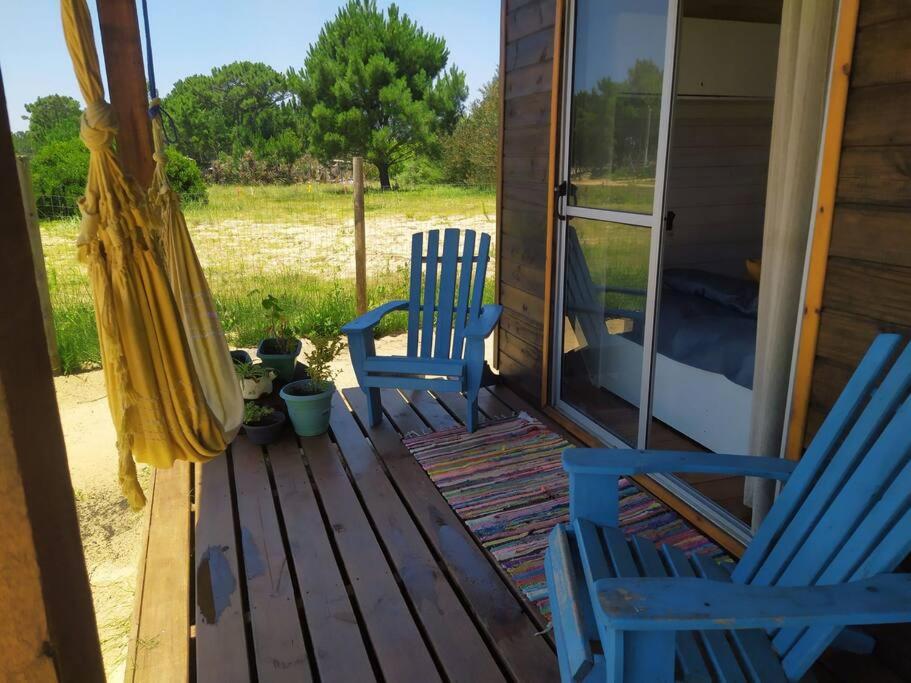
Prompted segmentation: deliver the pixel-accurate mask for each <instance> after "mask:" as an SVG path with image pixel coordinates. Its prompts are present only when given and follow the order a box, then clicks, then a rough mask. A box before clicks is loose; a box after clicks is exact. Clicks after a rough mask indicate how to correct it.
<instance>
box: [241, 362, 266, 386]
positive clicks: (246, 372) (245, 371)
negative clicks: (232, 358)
mask: <svg viewBox="0 0 911 683" xmlns="http://www.w3.org/2000/svg"><path fill="white" fill-rule="evenodd" d="M234 372H235V373H236V374H237V376H238V377H239V378H240V379H252V380H256V381H257V382H258V381H259V380H261V379H262V378H263V377H265V376H266V375H268V374H270V373H274V372H275V370H273V369H272V368H270V367H268V366H267V365H263V364H262V363H235V364H234Z"/></svg>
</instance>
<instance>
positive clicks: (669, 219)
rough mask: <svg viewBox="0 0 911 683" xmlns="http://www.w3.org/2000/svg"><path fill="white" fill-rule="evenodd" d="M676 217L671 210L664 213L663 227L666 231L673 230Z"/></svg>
mask: <svg viewBox="0 0 911 683" xmlns="http://www.w3.org/2000/svg"><path fill="white" fill-rule="evenodd" d="M676 217H677V214H676V213H674V212H673V211H668V212H667V213H666V214H665V215H664V229H665V231H666V232H673V231H674V219H675V218H676Z"/></svg>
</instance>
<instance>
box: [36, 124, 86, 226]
mask: <svg viewBox="0 0 911 683" xmlns="http://www.w3.org/2000/svg"><path fill="white" fill-rule="evenodd" d="M31 163H32V188H33V190H34V192H35V201H36V203H37V205H38V215H39V216H40V217H41V218H62V217H64V216H72V215H75V214H77V213H78V209H77V208H76V199H77V198H78V197H80V196H81V195H82V193H83V191H85V181H86V176H88V173H89V151H88V150H87V149H86V148H85V145H83V144H82V140H80V139H79V138H78V137H77V138H70V139H68V140H54V141H51V142H48V143H46V144H45V145H42V146H41V147H40V148H39V149H38V151H37V152H36V153H35V156H34V157H33V158H32V162H31Z"/></svg>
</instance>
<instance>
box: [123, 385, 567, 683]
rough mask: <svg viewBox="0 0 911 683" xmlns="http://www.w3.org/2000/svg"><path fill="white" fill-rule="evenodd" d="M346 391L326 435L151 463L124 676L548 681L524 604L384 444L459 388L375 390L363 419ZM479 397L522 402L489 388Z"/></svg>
mask: <svg viewBox="0 0 911 683" xmlns="http://www.w3.org/2000/svg"><path fill="white" fill-rule="evenodd" d="M362 397H363V395H362V394H361V392H360V391H359V390H356V389H355V390H346V391H345V398H346V399H347V401H346V400H343V398H342V396H340V395H336V396H335V399H334V401H333V412H332V422H331V425H332V427H331V431H330V434H328V435H325V436H322V437H313V438H302V439H300V443H298V442H297V441H296V440H295V438H294V436H293V434H292V433H291V430H290V429H289V430H288V431H287V432H286V435H285V437H284V439H283V440H282V441H280V442H279V443H277V444H274V445H272V446H270V447H269V448H268V451H267V452H265V451H261V450H260V448H259V447H257V446H254V445H252V444H251V443H250V442H248V441H247V440H246V439H245V438H244V437H239V438H238V439H237V440H236V441H235V442H234V444H233V445H232V446H231V448H230V450H229V452H228V453H227V454H226V455H225V456H224V457H219V458H217V459H215V460H213V461H212V462H210V463H207V464H205V465H193V466H188V465H187V464H186V463H177V465H176V466H175V467H174V468H173V469H171V470H162V471H159V472H158V473H157V475H156V477H155V481H154V489H153V491H152V494H151V497H150V498H151V503H150V505H149V506H148V509H149V513H148V514H149V526H148V533H147V539H146V541H145V543H146V553H145V561H144V562H143V563H142V565H141V567H140V571H139V579H138V584H137V596H136V608H135V623H134V631H133V638H132V641H131V644H130V651H129V655H128V656H129V661H128V664H127V676H126V680H128V681H129V680H135V681H170V682H175V681H184V680H191V681H192V680H198V681H208V680H212V681H225V680H244V679H247V678H249V679H250V680H257V679H258V680H260V681H267V680H268V681H277V680H294V681H302V680H322V681H329V680H339V681H367V680H374V679H376V680H389V681H422V682H423V681H433V680H453V681H457V680H461V681H497V680H520V681H537V680H541V681H545V680H547V681H553V680H557V678H558V675H557V663H556V659H555V655H554V651H553V648H552V644H551V642H550V641H549V640H548V637H546V636H541V635H538V632H539V631H540V630H541V629H542V627H543V626H544V623H543V621H542V619H541V617H540V615H539V614H538V613H537V612H536V611H535V609H534V607H532V606H531V605H530V604H529V603H527V602H526V601H525V599H524V597H523V596H522V595H521V594H520V593H519V592H518V591H517V590H516V589H514V588H513V587H512V586H511V584H510V583H509V582H508V580H507V579H506V578H505V576H504V575H503V574H502V573H501V570H500V569H499V567H498V566H497V565H496V563H495V562H494V561H493V560H492V559H491V558H490V557H489V555H488V554H487V553H486V552H485V551H484V550H483V549H482V548H481V547H480V546H479V545H478V544H477V542H476V541H475V540H474V538H473V537H472V536H471V535H470V534H469V532H468V531H467V530H466V529H465V527H464V525H463V524H462V522H461V521H460V520H459V519H458V517H457V516H456V515H455V513H454V512H453V511H452V510H451V509H450V507H449V506H448V505H447V503H446V501H445V500H444V499H443V497H442V496H441V495H440V493H439V492H438V490H437V489H436V487H435V486H434V484H433V483H432V482H431V480H430V479H429V478H428V477H427V475H426V474H425V473H424V471H423V470H422V469H421V466H420V465H419V464H418V463H417V461H416V460H415V459H414V458H413V457H412V456H411V455H410V454H409V452H408V451H407V450H406V449H405V447H404V446H403V445H402V441H401V437H402V435H403V434H408V433H410V432H418V433H424V432H429V431H431V430H437V429H446V428H448V427H452V426H454V425H456V424H458V423H459V422H460V421H462V419H463V416H464V407H465V400H464V398H462V396H460V395H458V394H455V395H443V396H440V397H435V396H433V395H431V394H429V393H427V392H415V393H411V394H407V399H406V398H405V397H404V396H403V395H402V394H400V393H398V392H396V391H392V390H389V391H385V392H384V396H383V402H384V407H385V409H386V412H387V419H386V420H384V421H383V423H382V424H381V425H380V427H378V428H376V429H372V430H364V428H363V425H364V424H366V418H365V414H366V413H365V410H366V407H365V404H364V402H363V398H362ZM481 409H482V412H483V416H484V417H485V418H486V419H488V420H489V419H495V418H499V417H504V416H507V415H511V414H513V412H514V411H516V410H525V409H530V407H529V406H527V405H526V404H525V403H524V402H523V401H521V400H520V399H519V398H517V397H516V396H515V395H514V394H512V393H511V392H510V391H509V390H508V389H505V388H503V387H493V388H491V389H490V390H486V389H485V390H482V398H481Z"/></svg>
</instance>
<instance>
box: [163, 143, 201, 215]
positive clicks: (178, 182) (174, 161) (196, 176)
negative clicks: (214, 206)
mask: <svg viewBox="0 0 911 683" xmlns="http://www.w3.org/2000/svg"><path fill="white" fill-rule="evenodd" d="M165 155H166V156H167V158H168V165H167V166H166V167H165V170H166V171H167V175H168V183H169V184H170V186H171V189H173V190H174V191H175V192H176V193H177V194H178V196H179V197H180V201H181V202H183V203H184V204H187V203H197V204H205V203H206V202H208V201H209V196H208V193H207V192H206V182H205V180H203V177H202V171H200V170H199V166H198V165H197V164H196V162H195V161H194V160H193V159H191V158H190V157H188V156H185V155H183V154H181V153H180V152H178V151H177V150H176V149H174V148H173V147H168V148H167V149H166V150H165Z"/></svg>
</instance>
